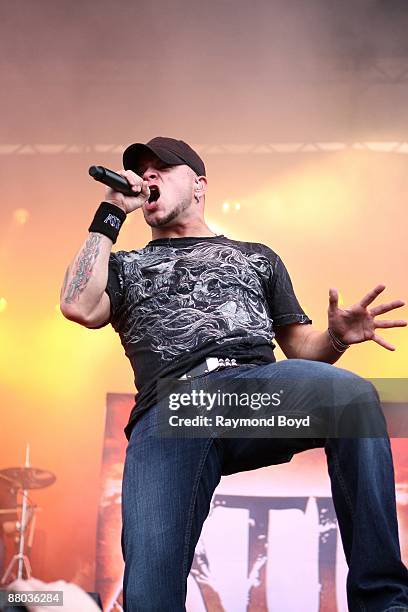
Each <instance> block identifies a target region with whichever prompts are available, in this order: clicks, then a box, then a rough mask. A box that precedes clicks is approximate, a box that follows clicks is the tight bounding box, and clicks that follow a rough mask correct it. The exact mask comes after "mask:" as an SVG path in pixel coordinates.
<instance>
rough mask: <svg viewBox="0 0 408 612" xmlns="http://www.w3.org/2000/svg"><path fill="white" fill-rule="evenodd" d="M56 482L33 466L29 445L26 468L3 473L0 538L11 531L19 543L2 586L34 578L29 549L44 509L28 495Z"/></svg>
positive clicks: (4, 575)
mask: <svg viewBox="0 0 408 612" xmlns="http://www.w3.org/2000/svg"><path fill="white" fill-rule="evenodd" d="M55 480H56V477H55V475H54V474H53V473H52V472H49V471H47V470H42V469H39V468H34V467H31V466H30V447H29V445H28V444H27V447H26V461H25V465H24V467H9V468H4V469H2V470H0V537H1V531H4V532H7V531H8V532H11V533H12V535H13V536H14V540H15V544H16V546H15V550H16V552H15V554H14V556H13V558H12V559H11V561H10V563H9V564H8V566H7V568H6V570H5V572H4V574H3V576H2V577H1V579H0V585H3V584H6V583H8V582H10V580H12V579H14V578H31V564H30V560H29V558H28V555H27V549H28V550H31V547H32V543H33V538H34V531H35V521H36V514H37V512H39V511H40V510H41V508H39V507H38V506H36V505H35V504H34V503H33V502H32V500H31V499H30V497H29V495H28V492H29V490H31V489H42V488H44V487H49V486H50V485H52V484H53V483H54V482H55ZM6 526H7V528H6ZM10 526H11V527H10ZM2 528H3V529H2ZM16 570H17V571H16ZM24 573H25V575H23V574H24Z"/></svg>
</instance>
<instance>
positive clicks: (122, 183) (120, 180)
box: [88, 166, 141, 198]
mask: <svg viewBox="0 0 408 612" xmlns="http://www.w3.org/2000/svg"><path fill="white" fill-rule="evenodd" d="M88 172H89V174H90V176H92V178H94V179H95V181H99V182H100V183H103V184H104V185H107V186H108V187H111V188H112V189H114V191H119V192H120V193H123V195H125V196H131V197H132V198H136V197H137V196H138V195H140V193H141V191H132V186H131V184H130V183H129V181H128V180H127V179H125V178H124V177H123V176H121V175H120V174H117V172H113V170H109V169H108V168H104V167H103V166H91V167H90V168H89V170H88Z"/></svg>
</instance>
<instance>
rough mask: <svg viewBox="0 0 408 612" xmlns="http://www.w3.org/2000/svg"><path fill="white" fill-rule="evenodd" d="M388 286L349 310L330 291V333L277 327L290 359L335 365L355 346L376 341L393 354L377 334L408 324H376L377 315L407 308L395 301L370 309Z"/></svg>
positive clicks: (294, 325) (306, 327)
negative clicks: (342, 306) (347, 350)
mask: <svg viewBox="0 0 408 612" xmlns="http://www.w3.org/2000/svg"><path fill="white" fill-rule="evenodd" d="M384 289H385V285H377V287H375V288H374V289H372V290H371V291H370V292H369V293H367V295H365V296H364V297H363V298H362V299H361V300H360V301H359V302H357V303H356V304H354V305H353V306H350V307H348V308H339V305H338V292H337V290H336V289H330V291H329V308H328V329H327V330H326V331H318V330H315V329H313V328H312V327H311V325H303V324H299V323H292V324H289V325H282V326H279V327H276V329H275V337H276V340H277V342H278V344H279V346H280V347H281V349H282V351H283V352H284V354H285V355H286V357H287V358H288V359H311V360H313V361H325V362H326V363H335V362H336V361H337V360H338V359H339V357H341V355H342V354H343V352H344V351H345V350H346V348H348V347H349V346H350V345H351V344H358V343H360V342H366V341H368V340H373V341H374V342H376V343H377V344H379V345H380V346H382V347H384V348H386V349H387V350H389V351H394V350H395V346H393V345H392V344H390V343H389V342H387V341H386V340H384V339H383V338H382V337H381V336H378V334H377V333H376V330H377V329H385V328H392V327H405V326H406V325H407V321H405V320H402V319H398V320H390V319H386V320H382V321H378V320H376V317H377V315H380V314H384V313H386V312H390V311H391V310H394V309H396V308H400V307H401V306H404V305H405V302H403V301H402V300H393V301H392V302H388V303H386V304H380V305H378V306H374V307H373V308H368V306H369V305H370V304H371V303H372V302H373V301H374V300H375V299H376V297H378V295H379V294H380V293H381V292H382V291H384Z"/></svg>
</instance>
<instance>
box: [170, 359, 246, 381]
mask: <svg viewBox="0 0 408 612" xmlns="http://www.w3.org/2000/svg"><path fill="white" fill-rule="evenodd" d="M205 363H206V366H207V367H206V369H205V373H206V374H208V373H209V372H214V371H215V370H218V369H220V368H229V367H236V366H237V365H238V364H237V360H236V359H229V357H226V358H225V359H223V358H220V357H206V359H205ZM193 370H194V368H193ZM188 378H189V376H188V371H187V372H186V373H185V374H183V375H182V376H179V378H178V380H187V379H188Z"/></svg>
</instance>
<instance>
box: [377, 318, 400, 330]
mask: <svg viewBox="0 0 408 612" xmlns="http://www.w3.org/2000/svg"><path fill="white" fill-rule="evenodd" d="M406 325H407V322H406V321H404V320H403V319H399V320H395V321H391V320H390V319H386V320H384V321H375V322H374V327H382V328H384V329H385V328H389V327H405V326H406Z"/></svg>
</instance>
